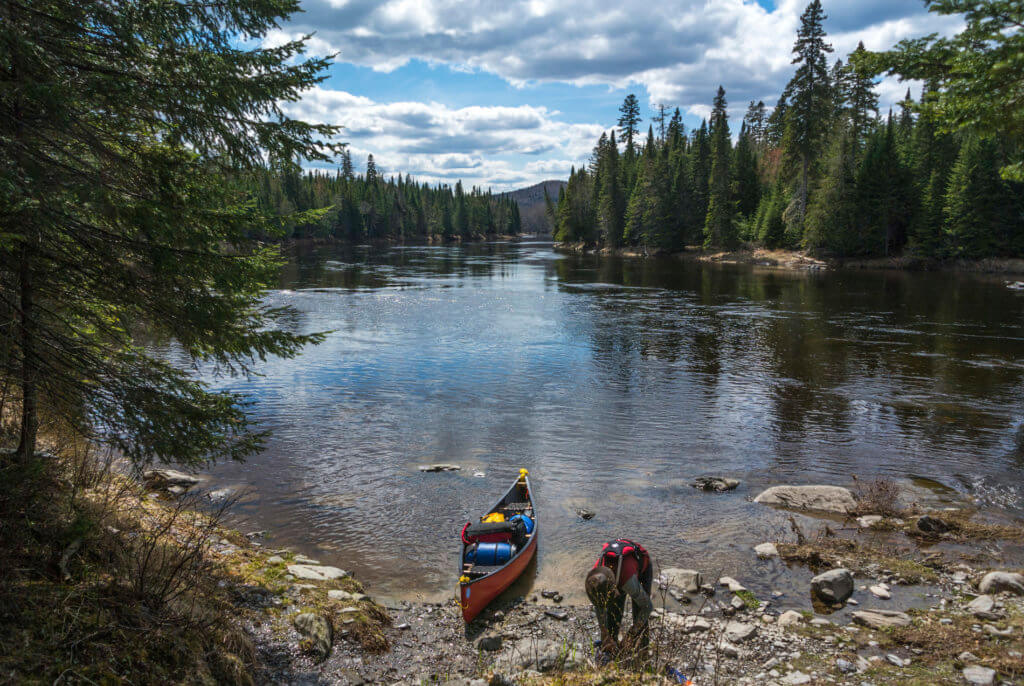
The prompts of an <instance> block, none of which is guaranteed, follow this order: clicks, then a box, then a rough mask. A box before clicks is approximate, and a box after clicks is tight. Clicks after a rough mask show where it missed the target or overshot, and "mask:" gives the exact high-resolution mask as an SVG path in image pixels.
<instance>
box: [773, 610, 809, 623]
mask: <svg viewBox="0 0 1024 686" xmlns="http://www.w3.org/2000/svg"><path fill="white" fill-rule="evenodd" d="M802 621H804V616H803V615H802V614H800V613H799V612H797V611H796V610H786V611H785V612H783V613H782V614H781V615H779V621H778V625H779V626H792V625H793V624H799V623H800V622H802Z"/></svg>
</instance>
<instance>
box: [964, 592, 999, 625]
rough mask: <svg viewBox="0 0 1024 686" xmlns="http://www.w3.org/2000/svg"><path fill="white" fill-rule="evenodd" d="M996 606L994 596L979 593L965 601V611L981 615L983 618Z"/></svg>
mask: <svg viewBox="0 0 1024 686" xmlns="http://www.w3.org/2000/svg"><path fill="white" fill-rule="evenodd" d="M995 607H996V601H995V598H993V597H992V596H990V595H980V596H978V597H977V598H975V599H974V600H972V601H971V602H969V603H967V611H968V612H970V613H971V614H972V615H976V616H977V615H982V617H983V618H984V619H987V618H988V617H989V616H990V615H991V614H992V611H993V610H994V609H995Z"/></svg>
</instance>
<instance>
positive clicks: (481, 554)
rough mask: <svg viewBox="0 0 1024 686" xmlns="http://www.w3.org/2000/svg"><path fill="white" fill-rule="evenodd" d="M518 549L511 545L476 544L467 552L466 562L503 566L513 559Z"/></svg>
mask: <svg viewBox="0 0 1024 686" xmlns="http://www.w3.org/2000/svg"><path fill="white" fill-rule="evenodd" d="M515 552H516V547H515V546H514V545H512V544H511V543H476V544H474V545H472V546H470V547H469V549H467V550H466V562H470V563H473V564H478V565H489V566H494V565H503V564H505V563H506V562H508V561H509V560H511V559H512V555H514V554H515Z"/></svg>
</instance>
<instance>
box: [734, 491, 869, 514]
mask: <svg viewBox="0 0 1024 686" xmlns="http://www.w3.org/2000/svg"><path fill="white" fill-rule="evenodd" d="M754 502H755V503H761V504H763V505H775V506H776V507H782V508H786V509H790V510H810V511H814V512H834V513H837V514H847V513H848V512H851V511H853V510H854V509H856V507H857V501H856V500H855V499H854V497H853V493H851V492H850V489H848V488H842V487H840V486H772V487H771V488H769V489H768V490H766V491H763V492H761V494H759V495H758V496H757V497H756V498H754Z"/></svg>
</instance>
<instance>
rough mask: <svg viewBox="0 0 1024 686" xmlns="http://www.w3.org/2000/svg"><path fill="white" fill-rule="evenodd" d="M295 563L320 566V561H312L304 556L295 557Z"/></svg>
mask: <svg viewBox="0 0 1024 686" xmlns="http://www.w3.org/2000/svg"><path fill="white" fill-rule="evenodd" d="M295 562H296V563H298V564H300V565H318V564H320V560H314V559H313V558H311V557H306V556H305V555H296V556H295Z"/></svg>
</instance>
